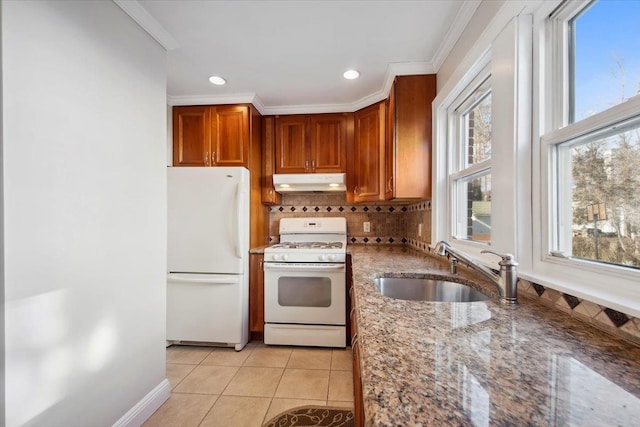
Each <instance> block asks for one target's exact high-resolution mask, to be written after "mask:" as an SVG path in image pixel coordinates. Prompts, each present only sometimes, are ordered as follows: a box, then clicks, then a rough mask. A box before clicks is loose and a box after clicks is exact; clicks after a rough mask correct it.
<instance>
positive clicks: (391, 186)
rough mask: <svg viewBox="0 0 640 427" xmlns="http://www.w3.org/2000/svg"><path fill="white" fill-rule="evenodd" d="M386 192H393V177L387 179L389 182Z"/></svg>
mask: <svg viewBox="0 0 640 427" xmlns="http://www.w3.org/2000/svg"><path fill="white" fill-rule="evenodd" d="M387 191H393V177H391V178H389V182H387Z"/></svg>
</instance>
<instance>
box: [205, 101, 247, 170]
mask: <svg viewBox="0 0 640 427" xmlns="http://www.w3.org/2000/svg"><path fill="white" fill-rule="evenodd" d="M248 110H249V109H248V107H245V106H229V107H215V108H213V109H212V112H211V121H212V130H213V138H212V153H211V163H212V164H213V165H214V166H245V167H246V166H247V163H248V162H247V158H248V152H249V111H248Z"/></svg>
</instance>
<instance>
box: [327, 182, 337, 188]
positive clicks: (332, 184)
mask: <svg viewBox="0 0 640 427" xmlns="http://www.w3.org/2000/svg"><path fill="white" fill-rule="evenodd" d="M339 186H340V184H336V183H335V182H332V183H331V184H329V187H339Z"/></svg>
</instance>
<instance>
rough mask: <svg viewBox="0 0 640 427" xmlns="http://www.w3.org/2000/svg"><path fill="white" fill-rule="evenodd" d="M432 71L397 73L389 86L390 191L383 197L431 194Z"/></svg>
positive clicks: (434, 78) (434, 88)
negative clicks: (391, 128) (422, 73)
mask: <svg viewBox="0 0 640 427" xmlns="http://www.w3.org/2000/svg"><path fill="white" fill-rule="evenodd" d="M435 95H436V76H435V74H429V75H417V76H399V77H397V78H396V81H395V83H394V86H393V90H392V97H393V98H390V100H392V103H393V106H392V108H393V111H392V113H391V114H392V119H393V135H392V137H393V141H390V143H391V144H392V146H391V147H390V149H392V150H393V156H392V157H390V158H389V159H388V162H389V163H391V165H390V169H388V170H392V171H393V175H392V176H393V182H392V189H391V190H392V194H391V197H389V195H387V199H390V198H399V199H407V198H413V199H430V198H431V102H432V101H433V99H434V98H435Z"/></svg>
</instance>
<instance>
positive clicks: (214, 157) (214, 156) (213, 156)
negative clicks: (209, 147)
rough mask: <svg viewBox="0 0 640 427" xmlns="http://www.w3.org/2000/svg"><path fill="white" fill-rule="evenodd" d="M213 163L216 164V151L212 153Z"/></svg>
mask: <svg viewBox="0 0 640 427" xmlns="http://www.w3.org/2000/svg"><path fill="white" fill-rule="evenodd" d="M211 164H212V165H215V164H216V152H215V151H214V152H213V153H211Z"/></svg>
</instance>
